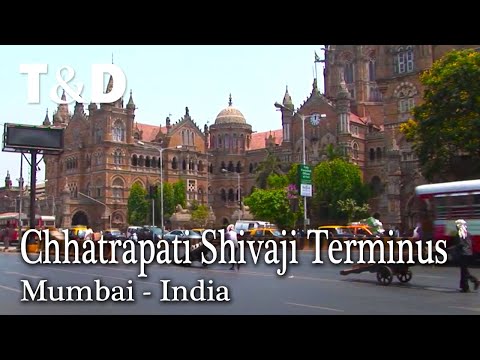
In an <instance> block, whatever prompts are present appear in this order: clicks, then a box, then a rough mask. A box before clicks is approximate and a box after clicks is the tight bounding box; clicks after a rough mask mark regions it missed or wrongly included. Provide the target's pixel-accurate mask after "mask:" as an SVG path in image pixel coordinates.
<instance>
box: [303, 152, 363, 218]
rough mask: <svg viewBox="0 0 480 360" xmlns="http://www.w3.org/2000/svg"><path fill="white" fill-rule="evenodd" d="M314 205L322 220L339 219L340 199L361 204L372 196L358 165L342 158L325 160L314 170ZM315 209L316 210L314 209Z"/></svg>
mask: <svg viewBox="0 0 480 360" xmlns="http://www.w3.org/2000/svg"><path fill="white" fill-rule="evenodd" d="M312 177H313V179H312V182H313V186H314V194H313V195H314V199H313V200H314V201H313V202H314V206H315V207H316V209H317V210H316V212H317V213H318V214H319V215H320V217H321V218H322V220H337V219H338V218H339V217H341V215H342V212H341V211H340V210H339V208H338V200H346V199H352V200H354V201H355V203H356V204H359V206H363V204H364V203H365V202H366V201H367V200H368V198H369V197H370V190H369V187H368V185H366V184H364V183H363V180H362V173H361V171H360V168H359V167H358V165H355V164H352V163H350V162H348V161H345V160H343V159H341V158H336V159H334V160H331V161H323V162H321V163H320V164H318V165H317V166H316V167H315V168H314V170H313V176H312ZM314 211H315V210H314Z"/></svg>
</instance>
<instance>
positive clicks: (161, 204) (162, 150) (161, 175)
mask: <svg viewBox="0 0 480 360" xmlns="http://www.w3.org/2000/svg"><path fill="white" fill-rule="evenodd" d="M138 144H139V145H142V146H144V147H146V148H150V149H155V150H157V151H158V153H159V156H160V221H161V228H162V236H163V234H164V232H165V225H164V222H163V152H164V151H165V150H169V149H170V150H171V149H181V148H182V147H183V146H182V145H177V146H173V147H167V148H158V147H156V146H150V145H147V144H145V143H144V142H143V141H138ZM153 215H154V213H153V211H152V218H153Z"/></svg>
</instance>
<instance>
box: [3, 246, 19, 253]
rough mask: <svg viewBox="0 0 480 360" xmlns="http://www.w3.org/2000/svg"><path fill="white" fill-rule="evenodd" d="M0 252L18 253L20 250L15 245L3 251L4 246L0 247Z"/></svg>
mask: <svg viewBox="0 0 480 360" xmlns="http://www.w3.org/2000/svg"><path fill="white" fill-rule="evenodd" d="M0 252H9V253H10V252H20V249H18V248H17V245H14V246H10V247H9V248H8V250H7V251H5V246H3V245H1V246H0Z"/></svg>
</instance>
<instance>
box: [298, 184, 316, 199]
mask: <svg viewBox="0 0 480 360" xmlns="http://www.w3.org/2000/svg"><path fill="white" fill-rule="evenodd" d="M312 192H313V191H312V184H300V196H308V197H312Z"/></svg>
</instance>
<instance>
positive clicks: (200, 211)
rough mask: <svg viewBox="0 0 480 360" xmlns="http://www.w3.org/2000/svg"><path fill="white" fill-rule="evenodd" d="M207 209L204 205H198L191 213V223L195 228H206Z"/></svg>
mask: <svg viewBox="0 0 480 360" xmlns="http://www.w3.org/2000/svg"><path fill="white" fill-rule="evenodd" d="M208 213H209V211H208V207H207V206H206V205H198V204H197V206H196V207H195V209H194V210H193V211H192V221H193V222H194V223H195V225H196V226H207V221H208Z"/></svg>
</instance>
